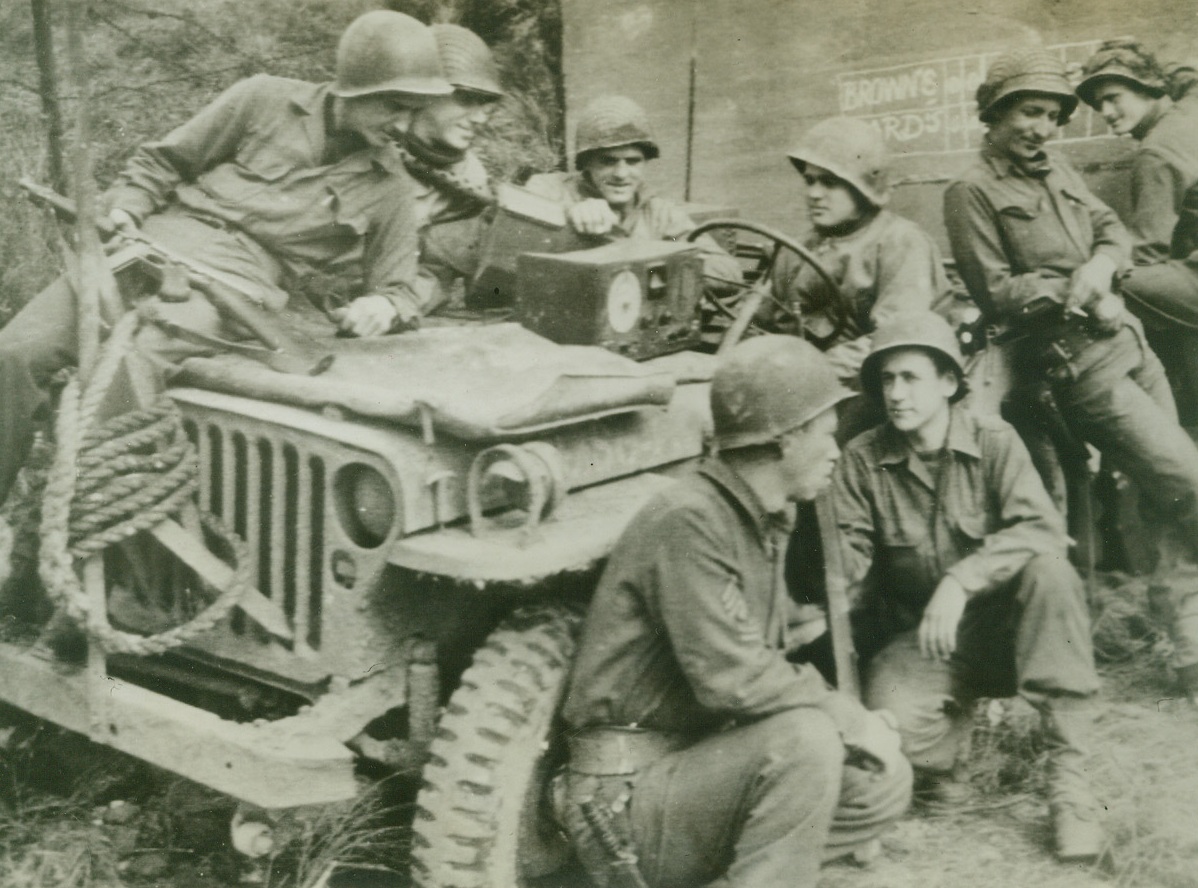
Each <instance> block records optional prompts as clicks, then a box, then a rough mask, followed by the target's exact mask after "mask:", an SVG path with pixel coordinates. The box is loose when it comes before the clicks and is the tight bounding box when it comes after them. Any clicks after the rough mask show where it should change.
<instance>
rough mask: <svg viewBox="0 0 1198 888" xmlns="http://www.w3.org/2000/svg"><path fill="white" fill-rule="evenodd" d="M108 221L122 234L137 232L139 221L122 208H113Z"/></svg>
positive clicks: (109, 212)
mask: <svg viewBox="0 0 1198 888" xmlns="http://www.w3.org/2000/svg"><path fill="white" fill-rule="evenodd" d="M108 221H109V222H111V223H112V227H113V228H115V229H116V230H117V231H119V232H120V233H121V234H133V233H134V232H135V231H137V219H136V218H134V216H133V214H132V213H130V212H127V211H126V210H122V209H121V208H120V207H113V208H112V209H111V210H109V211H108Z"/></svg>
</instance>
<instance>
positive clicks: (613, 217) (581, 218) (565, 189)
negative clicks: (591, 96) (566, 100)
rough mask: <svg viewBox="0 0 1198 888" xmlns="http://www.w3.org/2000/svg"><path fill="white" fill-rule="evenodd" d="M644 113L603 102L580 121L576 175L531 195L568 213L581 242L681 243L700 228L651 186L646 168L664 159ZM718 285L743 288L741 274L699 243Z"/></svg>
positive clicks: (709, 243) (547, 182)
mask: <svg viewBox="0 0 1198 888" xmlns="http://www.w3.org/2000/svg"><path fill="white" fill-rule="evenodd" d="M660 153H661V152H660V150H659V149H658V146H657V142H656V141H655V140H654V138H653V133H652V131H651V130H650V128H649V118H648V116H647V115H646V114H645V111H644V109H643V108H641V106H640V105H638V104H637V103H636V102H634V101H633V100H632V99H629V98H625V97H624V96H612V95H608V96H600V97H599V98H597V99H595V100H594V101H592V102H591V103H590V104H589V105H587V106H586V107H585V108H584V109H583V110H582V113H581V114H579V116H578V123H577V126H576V127H575V133H574V169H575V171H574V172H573V173H560V172H559V173H542V174H540V175H536V176H533V177H532V178H531V179H529V180H528V183H527V185H526V187H527V188H528V189H529V190H530V191H533V192H535V193H537V194H540V195H541V196H543V197H547V198H549V199H550V200H555V201H558V202H559V203H562V204H564V205H565V206H566V218H567V219H568V220H569V222H570V224H571V225H572V226H573V227H574V229H575V230H576V231H578V233H579V234H584V235H595V236H607V237H630V238H636V239H639V240H683V239H685V238H686V236H687V235H688V234H690V232H691V231H692V230H693V229H694V228H695V223H694V221H692V220H691V218H690V217H689V216H688V215H687V214H686V212H685V211H684V210H683V209H682V208H681V207H680V206H678V204H677V203H675V202H674V201H671V200H668V199H666V198H664V197H660V196H658V195H656V194H653V193H652V192H651V191H650V190H649V189H648V187H647V186H646V185H645V181H644V180H645V166H646V164H647V163H648V162H649V161H651V160H654V159H656V158H657V157H658V156H659V155H660ZM696 245H697V246H698V247H699V249H700V250H701V251H702V253H703V258H704V266H705V269H706V271H707V273H708V274H709V275H711V276H712V277H715V278H719V279H723V280H731V281H739V280H740V278H741V270H740V266H739V265H738V264H737V262H736V261H735V260H734V259H733V258H732V257H731V256H729V255H728V254H727V253H726V252H725V251H724V250H723V249H722V248H721V247H720V246H719V245H718V244H717V243H716V242H715V241H714V240H712V239H711V238H710V237H707V236H706V235H704V236H702V237H700V238H699V239H698V240H697V241H696Z"/></svg>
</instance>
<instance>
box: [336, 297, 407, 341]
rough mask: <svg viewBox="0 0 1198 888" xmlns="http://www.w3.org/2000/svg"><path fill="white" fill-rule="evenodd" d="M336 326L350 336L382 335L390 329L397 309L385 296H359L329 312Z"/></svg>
mask: <svg viewBox="0 0 1198 888" xmlns="http://www.w3.org/2000/svg"><path fill="white" fill-rule="evenodd" d="M330 314H331V315H332V317H333V320H335V321H336V322H337V326H338V327H339V328H340V329H341V330H342V331H343V332H345V333H348V334H349V335H350V336H382V335H383V334H384V333H389V332H390V331H391V328H392V325H393V324H394V323H395V320H396V317H397V316H398V314H399V311H398V310H397V309H396V308H395V304H394V303H392V301H391V300H390V299H388V298H387V297H386V296H381V295H379V294H377V293H376V294H373V295H367V296H359V297H358V298H357V299H355V300H354V301H353V302H351V303H350V304H349V305H347V306H345V307H344V308H336V309H333V311H332V312H331V313H330Z"/></svg>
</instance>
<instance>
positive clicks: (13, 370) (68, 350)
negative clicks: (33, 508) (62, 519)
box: [0, 278, 76, 503]
mask: <svg viewBox="0 0 1198 888" xmlns="http://www.w3.org/2000/svg"><path fill="white" fill-rule="evenodd" d="M75 335H76V334H75V298H74V292H73V291H72V290H71V287H70V285H69V284H68V283H67V281H66V279H65V278H60V279H59V280H57V281H55V282H54V283H53V284H51V285H50V286H49V287H47V288H46V289H45V290H43V291H42V292H41V293H39V294H37V295H36V296H34V297H33V299H31V300H30V301H29V302H28V303H27V304H26V305H25V307H24V308H22V309H21V311H20V312H18V313H17V315H16V317H14V318H13V319H12V320H11V321H9V322H8V324H7V325H5V326H4V327H3V328H2V329H0V503H3V502H4V500H6V499H7V498H8V493H9V490H11V488H12V484H13V481H14V480H15V479H16V477H17V473H18V472H19V471H20V469H21V464H22V463H23V462H24V461H25V457H26V455H27V454H28V452H29V446H30V443H31V442H32V440H33V432H34V430H35V428H36V424H37V423H38V422H39V421H41V420H43V419H45V418H46V416H47V414H48V412H49V405H50V380H51V378H52V377H53V375H54V374H55V373H56V372H57V371H58V370H60V369H62V368H63V367H67V366H70V365H71V364H73V363H74V362H75V356H76V342H75Z"/></svg>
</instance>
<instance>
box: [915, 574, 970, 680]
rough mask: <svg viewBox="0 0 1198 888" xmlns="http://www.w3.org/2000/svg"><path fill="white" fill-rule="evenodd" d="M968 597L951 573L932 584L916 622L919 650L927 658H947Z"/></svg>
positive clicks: (955, 640)
mask: <svg viewBox="0 0 1198 888" xmlns="http://www.w3.org/2000/svg"><path fill="white" fill-rule="evenodd" d="M967 601H968V596H966V594H965V589H964V588H962V586H961V584H960V583H958V582H957V581H956V580H955V579H953V578H952V577H951V576H946V577H945V578H944V579H942V580H941V581H940V583H939V584H938V585H937V586H936V591H935V592H933V593H932V599H931V601H929V602H928V606H927V607H926V608H924V612H923V620H922V621H921V622H920V624H919V650H920V653H922V654H923V655H924V656H925V657H927V658H928V659H929V660H947V659H948V658H949V657H950V656H952V653H953V651H955V650H956V649H957V627H958V626H960V625H961V615H962V614H964V613H965V605H966V603H967Z"/></svg>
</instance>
